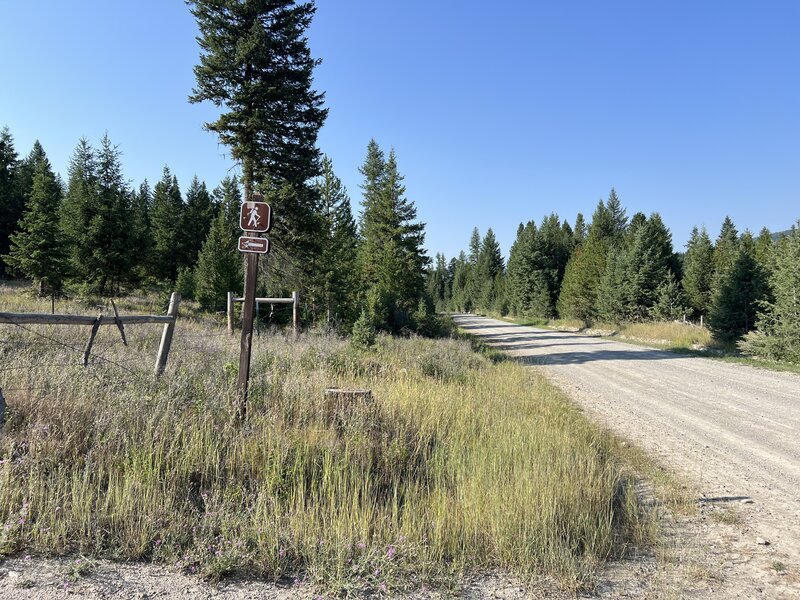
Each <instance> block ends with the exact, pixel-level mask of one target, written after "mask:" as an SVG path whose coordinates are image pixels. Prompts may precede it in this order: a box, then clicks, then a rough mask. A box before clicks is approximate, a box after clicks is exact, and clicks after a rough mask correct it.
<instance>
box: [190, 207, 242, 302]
mask: <svg viewBox="0 0 800 600" xmlns="http://www.w3.org/2000/svg"><path fill="white" fill-rule="evenodd" d="M236 240H237V237H236V235H235V234H234V231H233V228H232V227H231V223H230V221H229V219H228V216H227V215H226V213H225V211H224V210H220V211H219V213H218V214H217V217H216V218H215V219H214V222H213V223H212V224H211V230H210V231H209V233H208V237H207V238H206V241H205V243H204V244H203V248H202V249H201V250H200V255H199V257H198V259H197V268H196V269H195V273H194V292H195V298H196V299H197V301H198V302H199V303H200V306H201V308H203V309H204V310H211V311H216V310H224V309H225V304H226V302H227V294H228V292H234V291H239V290H241V289H242V275H243V273H242V258H241V255H240V254H239V251H238V250H237V246H236Z"/></svg>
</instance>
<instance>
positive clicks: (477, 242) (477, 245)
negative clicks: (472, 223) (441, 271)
mask: <svg viewBox="0 0 800 600" xmlns="http://www.w3.org/2000/svg"><path fill="white" fill-rule="evenodd" d="M468 250H469V254H467V263H466V276H467V284H466V288H465V289H464V301H465V302H467V303H468V304H469V306H470V307H472V309H473V310H475V309H479V308H482V305H481V288H482V287H483V282H482V281H481V280H480V279H479V275H478V261H479V260H480V255H481V232H480V231H478V228H477V227H473V228H472V233H471V234H470V237H469V247H468Z"/></svg>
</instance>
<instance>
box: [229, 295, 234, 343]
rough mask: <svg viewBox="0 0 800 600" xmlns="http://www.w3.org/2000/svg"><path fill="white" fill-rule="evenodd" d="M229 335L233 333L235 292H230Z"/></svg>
mask: <svg viewBox="0 0 800 600" xmlns="http://www.w3.org/2000/svg"><path fill="white" fill-rule="evenodd" d="M228 335H233V292H228Z"/></svg>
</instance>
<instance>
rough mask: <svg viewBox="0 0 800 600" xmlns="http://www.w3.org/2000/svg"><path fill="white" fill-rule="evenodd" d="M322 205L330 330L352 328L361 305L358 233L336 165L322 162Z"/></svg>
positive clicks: (323, 269) (321, 265)
mask: <svg viewBox="0 0 800 600" xmlns="http://www.w3.org/2000/svg"><path fill="white" fill-rule="evenodd" d="M316 188H317V193H318V194H319V197H320V200H321V203H322V217H323V219H324V228H323V233H324V236H325V237H324V239H323V240H321V241H322V244H321V256H320V260H319V261H318V263H317V264H318V265H319V268H320V270H321V274H320V275H321V276H320V280H321V282H322V286H323V290H322V300H323V308H324V311H325V320H326V321H327V323H328V325H329V326H333V325H344V326H348V327H349V326H350V325H352V323H353V321H355V319H356V317H357V316H358V315H357V314H356V307H357V301H358V287H359V281H358V269H357V248H358V232H357V229H356V223H355V220H354V219H353V211H352V208H351V205H350V197H349V196H348V194H347V190H346V189H345V187H344V184H343V183H342V181H341V179H339V178H338V177H337V176H336V174H335V173H334V172H333V163H332V162H331V159H330V158H328V157H327V156H324V157H323V158H322V174H321V175H320V177H319V178H318V180H317V182H316Z"/></svg>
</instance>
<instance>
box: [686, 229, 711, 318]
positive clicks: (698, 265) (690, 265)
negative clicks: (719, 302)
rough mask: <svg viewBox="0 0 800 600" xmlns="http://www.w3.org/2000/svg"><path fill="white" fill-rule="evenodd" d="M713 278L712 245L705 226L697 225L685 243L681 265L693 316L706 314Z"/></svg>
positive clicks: (687, 298) (709, 302)
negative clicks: (684, 253)
mask: <svg viewBox="0 0 800 600" xmlns="http://www.w3.org/2000/svg"><path fill="white" fill-rule="evenodd" d="M713 280H714V247H713V246H712V244H711V239H710V238H709V237H708V232H707V231H706V228H705V227H703V228H702V229H701V230H700V231H699V232H698V230H697V227H695V228H694V229H693V230H692V236H691V237H690V238H689V242H688V244H687V245H686V256H685V257H684V265H683V281H682V282H681V283H682V285H683V290H684V292H685V293H686V300H687V302H688V305H689V307H690V308H691V310H692V311H693V314H694V316H695V317H699V316H700V315H708V310H709V308H710V305H711V293H712V287H713Z"/></svg>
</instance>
